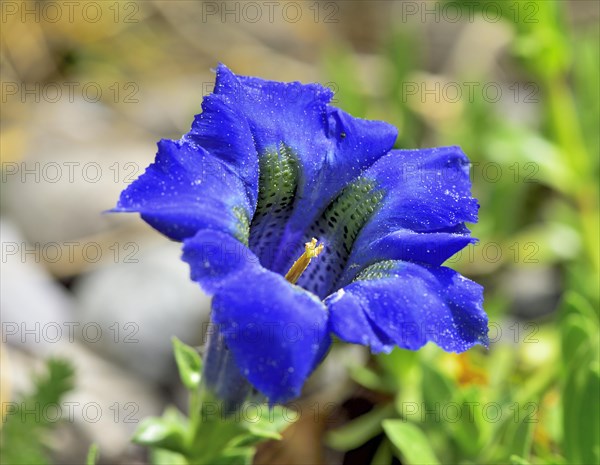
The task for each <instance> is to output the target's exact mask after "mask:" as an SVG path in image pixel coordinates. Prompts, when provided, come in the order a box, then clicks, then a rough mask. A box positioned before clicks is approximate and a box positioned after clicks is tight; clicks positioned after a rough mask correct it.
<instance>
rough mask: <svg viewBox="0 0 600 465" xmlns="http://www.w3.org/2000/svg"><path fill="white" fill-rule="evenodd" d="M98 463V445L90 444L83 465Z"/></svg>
mask: <svg viewBox="0 0 600 465" xmlns="http://www.w3.org/2000/svg"><path fill="white" fill-rule="evenodd" d="M97 462H98V444H92V445H91V446H90V448H89V450H88V455H87V458H86V460H85V465H96V463H97Z"/></svg>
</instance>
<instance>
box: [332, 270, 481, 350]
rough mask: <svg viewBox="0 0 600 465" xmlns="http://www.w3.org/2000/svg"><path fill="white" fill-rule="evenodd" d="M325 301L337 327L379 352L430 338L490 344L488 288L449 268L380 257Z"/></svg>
mask: <svg viewBox="0 0 600 465" xmlns="http://www.w3.org/2000/svg"><path fill="white" fill-rule="evenodd" d="M325 303H326V305H327V306H328V308H329V312H330V326H331V328H332V331H333V332H334V333H335V334H336V335H338V336H339V337H340V338H341V339H343V340H345V341H347V342H352V343H357V344H363V345H369V346H370V347H371V349H372V350H373V351H374V352H379V351H389V350H391V348H392V345H398V346H399V347H403V348H406V349H411V350H416V349H419V348H420V347H422V346H423V345H424V344H426V343H427V342H428V341H431V342H434V343H435V344H437V345H438V346H440V347H441V348H442V349H444V350H446V351H448V352H463V351H465V350H467V349H469V348H471V347H472V346H473V345H475V344H483V345H486V346H487V344H488V337H487V331H488V329H487V316H486V314H485V312H484V311H483V307H482V304H483V288H482V287H481V286H479V285H478V284H476V283H474V282H472V281H469V280H468V279H466V278H464V277H463V276H461V275H460V274H458V273H456V272H455V271H453V270H451V269H449V268H445V267H431V266H421V265H417V264H414V263H409V262H401V261H392V260H390V261H386V262H380V263H379V264H375V265H372V266H371V267H369V268H366V269H365V270H364V271H363V272H362V273H361V274H360V275H359V276H358V278H357V281H355V282H353V283H351V284H350V285H348V286H346V287H345V288H342V289H340V290H339V291H337V292H336V293H334V294H332V296H331V297H329V298H328V299H327V300H326V301H325ZM357 322H359V323H357ZM365 322H368V325H367V324H365Z"/></svg>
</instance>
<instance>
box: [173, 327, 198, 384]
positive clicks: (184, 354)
mask: <svg viewBox="0 0 600 465" xmlns="http://www.w3.org/2000/svg"><path fill="white" fill-rule="evenodd" d="M173 352H174V353H175V361H176V362H177V368H178V370H179V376H180V377H181V382H182V383H183V384H184V385H185V387H186V388H188V389H189V390H194V389H198V386H199V385H200V378H201V375H202V359H201V358H200V355H199V354H198V352H197V351H196V349H194V348H193V347H190V346H188V345H186V344H184V343H183V342H181V341H180V340H179V339H177V338H176V337H174V338H173Z"/></svg>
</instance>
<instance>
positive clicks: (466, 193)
mask: <svg viewBox="0 0 600 465" xmlns="http://www.w3.org/2000/svg"><path fill="white" fill-rule="evenodd" d="M363 177H364V178H366V179H371V180H375V182H376V184H377V186H378V188H379V189H380V190H381V192H382V193H383V199H382V201H381V202H380V205H379V207H378V209H377V211H376V212H375V213H374V214H373V216H372V217H371V218H370V219H369V221H368V222H367V223H366V224H365V226H364V227H363V228H362V230H361V232H360V234H359V235H358V237H357V238H356V241H355V242H354V244H353V247H352V252H351V254H350V257H349V258H348V261H347V264H346V268H345V271H344V273H343V277H342V278H341V279H340V281H339V282H338V284H339V286H341V285H343V284H345V283H347V282H349V281H350V280H352V279H353V278H354V276H356V274H357V272H359V271H360V270H361V269H362V268H364V267H365V266H367V265H369V264H371V263H374V262H376V261H379V260H383V259H388V260H409V261H416V262H422V263H427V264H431V265H436V266H437V265H440V264H441V263H443V262H444V261H445V260H446V259H448V258H449V257H450V256H452V255H453V254H454V253H456V252H457V251H458V250H460V249H462V248H463V247H465V246H466V245H468V244H469V243H471V242H473V239H471V238H470V236H469V230H468V229H467V228H466V227H465V226H464V222H473V223H474V222H477V210H478V208H479V206H478V204H477V201H476V200H475V199H474V198H473V197H472V196H471V181H470V179H469V160H468V158H467V157H466V155H465V154H464V153H463V152H462V151H461V150H460V148H459V147H441V148H434V149H425V150H393V151H392V152H390V154H388V155H386V156H385V157H383V158H381V159H380V160H379V161H378V162H377V163H375V164H374V165H373V166H372V167H371V168H370V169H369V170H367V171H366V172H365V174H364V175H363Z"/></svg>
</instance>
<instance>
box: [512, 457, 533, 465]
mask: <svg viewBox="0 0 600 465" xmlns="http://www.w3.org/2000/svg"><path fill="white" fill-rule="evenodd" d="M510 464H511V465H530V464H529V462H528V461H527V460H525V459H524V458H522V457H519V456H518V455H511V456H510Z"/></svg>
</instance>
